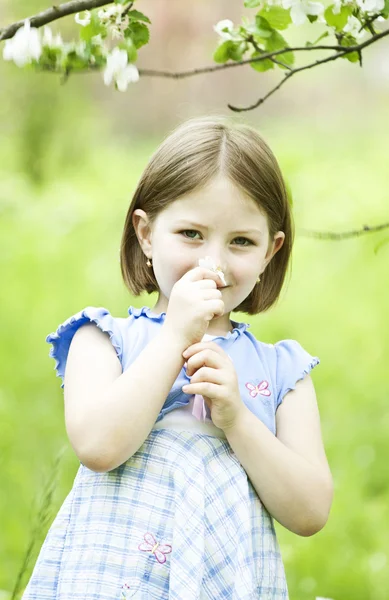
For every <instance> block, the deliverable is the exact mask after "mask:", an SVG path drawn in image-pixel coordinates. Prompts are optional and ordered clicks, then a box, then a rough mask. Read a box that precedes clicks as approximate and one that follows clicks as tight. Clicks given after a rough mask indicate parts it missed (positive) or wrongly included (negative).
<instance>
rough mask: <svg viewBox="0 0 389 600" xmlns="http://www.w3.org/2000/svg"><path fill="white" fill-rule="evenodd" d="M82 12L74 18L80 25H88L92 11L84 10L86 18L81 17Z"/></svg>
mask: <svg viewBox="0 0 389 600" xmlns="http://www.w3.org/2000/svg"><path fill="white" fill-rule="evenodd" d="M80 14H81V13H77V14H76V16H75V17H74V20H75V21H76V23H78V24H79V25H82V26H83V27H86V26H87V25H89V23H90V22H91V17H92V15H91V12H90V10H84V18H82V17H80Z"/></svg>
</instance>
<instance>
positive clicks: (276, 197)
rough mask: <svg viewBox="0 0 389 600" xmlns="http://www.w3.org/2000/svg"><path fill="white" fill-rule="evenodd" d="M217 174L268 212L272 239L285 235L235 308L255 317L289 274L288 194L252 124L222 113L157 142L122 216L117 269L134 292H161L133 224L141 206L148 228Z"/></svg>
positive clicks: (290, 222)
mask: <svg viewBox="0 0 389 600" xmlns="http://www.w3.org/2000/svg"><path fill="white" fill-rule="evenodd" d="M219 173H223V174H225V175H226V176H227V177H228V178H229V179H230V181H232V183H234V184H235V185H236V186H237V187H239V188H240V189H241V190H243V191H244V192H245V193H246V194H247V195H248V196H249V197H251V198H252V199H253V200H254V202H256V204H257V205H258V207H259V208H260V209H261V210H262V211H263V212H264V213H265V215H266V216H267V222H268V228H269V234H270V239H269V243H271V242H272V241H273V236H274V234H275V233H276V232H277V231H283V232H284V233H285V240H284V243H283V245H282V247H281V248H280V249H279V250H278V252H276V254H275V255H274V256H273V258H272V259H271V261H270V263H269V264H268V266H267V267H266V269H265V271H264V272H263V273H262V275H261V282H260V283H257V284H256V285H255V286H254V288H253V290H252V291H251V292H250V294H249V295H248V296H247V298H246V299H245V300H244V301H243V302H241V304H240V305H239V306H237V307H236V308H235V309H234V310H235V311H240V312H245V313H248V314H250V315H255V314H257V313H259V312H263V311H265V310H267V309H268V308H270V307H271V306H272V305H273V304H275V302H276V301H277V299H278V297H279V295H280V292H281V289H282V286H283V283H284V279H285V275H286V272H287V268H288V264H289V258H290V254H291V250H292V245H293V238H294V226H293V218H292V214H291V209H290V205H289V197H288V193H287V190H286V186H285V182H284V180H283V177H282V174H281V171H280V168H279V166H278V163H277V160H276V158H275V156H274V155H273V153H272V151H271V150H270V148H269V147H268V145H267V144H266V143H265V142H264V140H263V139H262V138H261V136H260V135H259V134H258V133H257V132H256V131H255V130H254V129H253V128H251V127H250V126H248V125H243V124H237V123H232V124H231V123H230V122H227V120H226V118H225V117H202V118H194V119H190V120H188V121H186V122H184V123H183V124H182V125H180V126H179V127H177V128H176V129H175V130H174V131H173V132H172V133H171V134H170V135H169V136H168V137H167V138H166V139H165V140H164V141H163V142H162V144H161V145H160V146H159V148H158V149H157V150H156V152H155V153H154V154H153V156H152V157H151V159H150V161H149V163H148V165H147V166H146V168H145V170H144V172H143V174H142V176H141V178H140V180H139V182H138V186H137V188H136V190H135V193H134V196H133V198H132V201H131V204H130V207H129V209H128V212H127V215H126V221H125V224H124V229H123V234H122V240H121V247H120V268H121V272H122V276H123V280H124V283H125V285H126V286H127V287H128V289H129V290H130V292H131V293H132V294H133V295H134V296H139V295H140V294H141V293H142V292H143V291H146V292H147V293H148V294H151V293H152V292H155V291H159V288H158V284H157V281H156V279H155V276H154V273H153V270H152V268H150V267H148V266H147V265H146V257H145V255H144V253H143V250H142V248H141V246H140V244H139V241H138V238H137V236H136V233H135V229H134V226H133V223H132V214H133V211H134V210H135V209H137V208H141V209H142V210H144V211H145V212H146V213H147V216H148V218H149V221H150V225H151V226H152V224H153V222H154V221H155V219H156V217H157V215H158V214H159V213H160V212H161V211H162V210H163V209H164V208H166V207H167V206H168V205H169V204H170V203H171V202H174V201H175V200H177V199H178V198H180V197H181V196H183V195H185V194H188V193H190V192H192V191H194V190H195V189H198V188H201V187H203V186H205V185H207V183H209V182H210V181H211V180H212V179H213V178H214V177H215V176H216V175H218V174H219Z"/></svg>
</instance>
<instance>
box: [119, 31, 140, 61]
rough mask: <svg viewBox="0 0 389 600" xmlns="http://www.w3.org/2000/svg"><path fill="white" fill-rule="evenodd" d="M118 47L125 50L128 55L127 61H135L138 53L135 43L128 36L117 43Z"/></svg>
mask: <svg viewBox="0 0 389 600" xmlns="http://www.w3.org/2000/svg"><path fill="white" fill-rule="evenodd" d="M118 47H119V48H120V49H121V50H126V52H127V56H128V62H130V63H133V62H136V60H137V58H138V53H137V51H136V48H135V44H134V42H133V41H132V39H131V38H130V37H127V38H124V40H123V41H122V42H120V43H119V45H118Z"/></svg>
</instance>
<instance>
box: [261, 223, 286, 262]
mask: <svg viewBox="0 0 389 600" xmlns="http://www.w3.org/2000/svg"><path fill="white" fill-rule="evenodd" d="M284 241H285V233H284V232H283V231H277V233H276V234H274V238H273V242H272V244H270V246H269V249H268V251H267V253H266V257H265V263H264V265H265V267H267V265H268V264H269V262H270V261H271V259H272V258H273V256H274V255H275V254H276V253H277V252H278V250H280V248H282V245H283V243H284Z"/></svg>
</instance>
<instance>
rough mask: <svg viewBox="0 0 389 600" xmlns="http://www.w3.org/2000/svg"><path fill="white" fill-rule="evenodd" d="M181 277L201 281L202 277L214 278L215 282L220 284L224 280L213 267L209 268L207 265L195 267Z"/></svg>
mask: <svg viewBox="0 0 389 600" xmlns="http://www.w3.org/2000/svg"><path fill="white" fill-rule="evenodd" d="M181 279H187V280H188V281H200V280H201V279H213V281H215V283H218V284H219V285H220V282H221V281H222V279H221V277H220V275H219V274H218V273H215V272H214V271H212V270H211V269H207V268H205V267H195V268H194V269H190V271H187V272H186V273H185V274H184V275H183V276H182V277H181Z"/></svg>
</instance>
